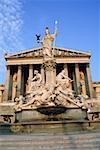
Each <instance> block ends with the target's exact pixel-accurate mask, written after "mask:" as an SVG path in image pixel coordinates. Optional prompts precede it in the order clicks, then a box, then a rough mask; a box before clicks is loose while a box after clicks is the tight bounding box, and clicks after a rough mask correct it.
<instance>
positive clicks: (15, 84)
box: [12, 72, 17, 101]
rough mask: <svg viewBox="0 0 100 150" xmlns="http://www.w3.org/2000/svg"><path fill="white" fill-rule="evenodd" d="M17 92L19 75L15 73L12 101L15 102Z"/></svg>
mask: <svg viewBox="0 0 100 150" xmlns="http://www.w3.org/2000/svg"><path fill="white" fill-rule="evenodd" d="M16 92H17V73H16V72H15V73H14V75H13V79H12V99H13V101H14V99H15V97H16Z"/></svg>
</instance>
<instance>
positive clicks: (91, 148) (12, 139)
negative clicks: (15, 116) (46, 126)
mask: <svg viewBox="0 0 100 150" xmlns="http://www.w3.org/2000/svg"><path fill="white" fill-rule="evenodd" d="M0 150H100V133H93V132H92V133H81V134H80V133H79V134H74V133H73V134H68V135H67V134H66V135H45V134H44V135H32V134H27V135H26V134H23V135H0Z"/></svg>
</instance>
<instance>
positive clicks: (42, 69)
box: [41, 65, 45, 84]
mask: <svg viewBox="0 0 100 150" xmlns="http://www.w3.org/2000/svg"><path fill="white" fill-rule="evenodd" d="M41 76H42V83H43V84H44V83H45V71H44V67H43V65H41Z"/></svg>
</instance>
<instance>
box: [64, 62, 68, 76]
mask: <svg viewBox="0 0 100 150" xmlns="http://www.w3.org/2000/svg"><path fill="white" fill-rule="evenodd" d="M64 70H65V72H66V76H68V65H67V64H64Z"/></svg>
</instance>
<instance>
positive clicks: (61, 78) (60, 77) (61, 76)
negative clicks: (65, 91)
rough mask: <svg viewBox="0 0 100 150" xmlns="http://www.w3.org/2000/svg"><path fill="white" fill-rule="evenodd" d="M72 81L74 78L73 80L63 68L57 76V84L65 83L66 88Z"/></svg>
mask: <svg viewBox="0 0 100 150" xmlns="http://www.w3.org/2000/svg"><path fill="white" fill-rule="evenodd" d="M72 81H73V80H71V79H70V78H69V77H68V76H66V73H65V70H62V71H61V72H60V73H59V74H58V75H57V77H56V82H57V84H60V85H62V86H63V85H64V84H65V87H66V88H69V87H70V83H71V82H72Z"/></svg>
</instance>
